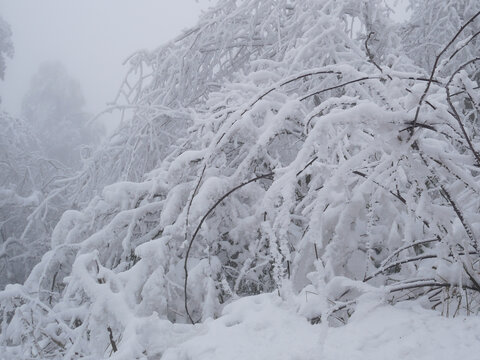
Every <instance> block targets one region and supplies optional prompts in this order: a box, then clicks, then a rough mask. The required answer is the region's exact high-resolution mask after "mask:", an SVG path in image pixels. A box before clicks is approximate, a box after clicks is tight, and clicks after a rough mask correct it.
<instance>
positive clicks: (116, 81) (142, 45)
mask: <svg viewBox="0 0 480 360" xmlns="http://www.w3.org/2000/svg"><path fill="white" fill-rule="evenodd" d="M213 4H214V1H212V0H199V1H195V0H174V1H169V0H102V1H98V0H41V1H38V0H0V15H1V16H2V17H3V18H4V20H5V21H7V22H8V23H9V24H10V26H11V29H12V32H13V36H12V40H13V45H14V48H15V54H14V57H13V59H7V71H6V74H5V80H4V81H3V82H0V98H1V99H2V106H3V108H4V109H5V110H6V111H8V112H9V113H11V114H12V115H14V116H19V115H20V108H21V102H22V98H23V96H24V95H25V93H26V92H27V90H28V88H29V85H30V81H31V78H32V76H33V75H34V74H35V73H36V72H37V70H38V67H39V65H40V64H41V63H43V62H45V61H60V62H61V63H63V65H64V66H65V67H66V70H67V71H68V73H69V75H70V76H72V77H73V78H75V79H76V80H78V81H79V82H80V84H81V87H82V90H83V94H84V97H85V100H86V107H85V110H86V111H87V112H89V113H92V114H96V113H99V112H100V111H102V110H103V109H104V108H105V106H106V105H105V104H106V103H107V102H109V101H111V100H113V98H114V96H115V94H116V91H117V90H118V87H119V86H120V83H121V81H122V79H123V76H124V73H125V71H126V67H124V66H123V65H122V62H123V61H124V60H125V59H126V58H127V57H128V56H129V55H130V54H131V53H133V52H135V51H137V50H141V49H154V48H156V47H158V46H160V45H162V44H164V43H166V42H168V41H169V40H172V39H173V38H174V37H176V36H177V35H178V34H179V33H180V32H181V30H182V29H186V28H188V27H190V26H193V25H195V23H196V21H197V19H198V16H199V14H200V12H201V10H202V9H206V8H208V7H209V6H212V5H213ZM116 116H117V114H113V115H110V114H105V115H103V116H102V119H103V122H104V123H105V124H106V126H107V129H108V131H109V132H110V131H111V130H112V128H113V125H112V124H114V123H115V122H114V121H113V119H114V118H115V117H116Z"/></svg>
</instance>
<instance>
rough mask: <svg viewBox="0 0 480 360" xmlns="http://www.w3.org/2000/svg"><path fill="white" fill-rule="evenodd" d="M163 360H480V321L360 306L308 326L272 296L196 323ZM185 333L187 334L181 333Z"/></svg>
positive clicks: (408, 307)
mask: <svg viewBox="0 0 480 360" xmlns="http://www.w3.org/2000/svg"><path fill="white" fill-rule="evenodd" d="M194 327H195V330H194V331H192V332H190V334H189V338H188V340H186V341H184V342H182V343H180V344H177V345H176V346H173V347H170V348H168V349H167V350H166V351H165V353H164V354H163V357H161V359H163V360H187V359H195V360H204V359H205V360H207V359H208V360H217V359H218V360H224V359H229V360H242V359H249V360H256V359H258V360H260V359H276V360H284V359H285V360H287V359H288V360H290V359H291V360H295V359H299V360H300V359H301V360H309V359H322V360H343V359H345V360H347V359H348V360H355V359H358V360H361V359H369V360H376V359H378V360H387V359H392V360H393V359H417V360H423V359H425V360H427V359H436V360H439V359H454V358H458V359H463V360H467V359H472V360H474V359H479V358H480V318H478V317H476V316H471V317H456V318H446V317H442V316H441V315H439V313H438V312H433V311H429V310H425V309H422V308H421V307H420V306H419V305H416V304H414V303H404V304H401V305H397V306H390V305H375V304H364V306H363V308H361V309H358V311H357V312H356V313H355V314H354V315H353V316H352V319H351V321H350V322H349V323H348V324H347V325H346V326H342V327H336V328H334V327H328V326H326V325H323V324H321V325H311V324H310V323H309V322H308V321H306V320H305V318H304V317H301V316H299V315H296V312H295V311H294V310H293V309H292V305H289V304H286V303H284V302H283V301H282V300H281V299H280V298H279V297H277V296H276V295H273V294H265V295H259V296H253V297H247V298H243V299H241V300H238V301H236V302H234V303H232V304H231V305H230V306H228V307H227V308H226V309H225V311H224V313H223V315H222V316H221V317H220V318H218V319H216V320H212V321H207V322H206V323H204V324H199V325H195V326H194ZM184 329H185V328H184Z"/></svg>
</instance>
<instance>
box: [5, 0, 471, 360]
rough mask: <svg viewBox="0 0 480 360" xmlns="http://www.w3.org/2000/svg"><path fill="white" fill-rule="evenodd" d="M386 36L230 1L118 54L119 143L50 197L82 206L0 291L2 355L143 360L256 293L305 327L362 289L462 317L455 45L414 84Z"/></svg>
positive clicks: (380, 22) (303, 13) (467, 157)
mask: <svg viewBox="0 0 480 360" xmlns="http://www.w3.org/2000/svg"><path fill="white" fill-rule="evenodd" d="M479 23H480V15H479V16H477V18H472V20H471V22H470V23H469V24H468V26H467V27H466V28H469V27H470V26H477V28H478V24H479ZM392 24H394V23H393V22H391V21H389V19H388V9H385V8H384V7H383V5H382V3H381V2H380V1H366V2H359V1H356V0H351V1H327V0H315V1H313V0H311V1H302V2H293V1H287V0H278V1H274V0H271V1H262V2H259V1H253V0H251V1H248V0H245V1H241V2H239V1H233V0H232V1H225V2H222V3H221V4H220V5H218V6H217V7H216V8H214V9H212V10H211V11H209V12H207V13H206V14H204V16H203V18H202V19H201V20H200V22H199V24H198V26H196V27H194V28H193V29H191V30H189V31H187V32H186V33H184V35H183V36H181V37H180V38H178V39H177V40H176V41H175V42H172V43H171V44H168V45H167V46H165V47H162V48H159V49H158V50H155V51H153V52H151V53H145V52H143V53H139V54H137V55H135V56H133V57H132V58H131V60H130V61H131V65H132V70H131V71H130V72H129V74H128V75H127V78H126V81H125V83H124V86H123V87H122V89H121V91H120V93H119V94H120V96H119V98H118V101H119V104H118V105H116V108H120V109H121V110H122V111H123V112H124V114H125V118H124V120H123V121H124V123H123V125H122V127H121V128H120V130H119V133H118V134H116V135H114V136H113V137H112V139H111V141H110V143H109V144H107V146H106V147H105V148H104V149H103V150H101V151H99V152H98V153H97V154H96V155H94V157H93V159H92V160H91V162H90V163H89V164H87V166H86V167H85V169H84V172H83V173H82V174H81V175H79V176H78V177H77V178H75V179H72V180H71V182H70V183H69V184H68V185H66V187H67V188H68V189H76V190H75V191H72V193H75V194H77V195H78V198H79V199H80V200H79V203H80V202H85V200H86V199H88V196H89V195H91V194H92V193H95V192H96V193H97V195H96V196H95V197H94V198H93V199H91V200H90V201H89V202H88V205H86V206H85V207H84V208H83V209H82V210H80V211H77V210H75V211H74V210H71V211H67V212H65V213H64V215H63V216H62V218H61V220H60V222H59V224H58V225H57V227H56V228H55V230H54V233H53V236H52V251H50V252H48V253H47V254H46V255H45V256H44V257H43V259H42V261H41V262H40V263H39V264H38V266H36V267H35V269H34V270H33V271H32V273H31V275H30V276H29V278H28V279H27V281H26V282H25V284H24V285H23V286H9V287H7V289H6V290H5V291H4V292H2V293H0V304H1V305H2V311H3V312H2V315H1V318H2V321H3V325H2V330H1V331H2V332H1V339H2V344H3V345H5V346H6V351H9V352H10V353H11V354H15V356H17V357H19V358H21V357H40V358H48V357H52V358H54V357H59V356H63V357H64V358H76V357H82V356H83V357H84V356H90V357H91V358H99V357H105V356H109V355H113V354H115V356H116V357H117V358H125V359H132V358H142V357H147V358H155V357H159V356H160V354H159V353H158V352H156V350H155V349H156V348H155V341H154V339H155V338H156V337H161V336H162V331H164V329H165V327H166V326H168V325H166V324H168V322H166V320H170V321H174V322H184V323H189V322H198V321H202V320H205V319H207V318H209V317H216V316H218V315H219V314H220V312H221V309H222V308H223V307H224V305H225V304H226V303H229V302H231V301H232V300H235V299H237V298H238V297H241V296H244V295H249V294H257V293H263V292H272V291H275V292H278V293H279V294H280V295H281V296H284V297H294V296H295V294H301V296H300V297H299V298H308V299H309V303H308V304H303V305H302V308H301V311H302V312H304V313H305V314H306V315H307V316H308V317H309V318H310V319H311V320H312V321H313V322H316V321H320V320H323V321H325V320H327V319H337V320H339V321H346V320H347V318H348V316H349V314H350V312H351V310H352V306H353V305H354V304H355V302H356V299H357V298H358V297H360V296H365V295H368V294H376V296H382V297H384V298H385V299H386V300H388V301H392V302H396V301H401V300H405V299H408V298H420V299H422V300H423V301H424V303H425V305H426V306H430V307H437V306H438V304H441V305H442V306H443V309H444V310H445V311H447V310H448V311H449V312H451V313H452V314H453V313H456V312H459V311H465V312H466V313H470V312H476V311H478V301H477V294H478V291H480V285H479V284H480V278H479V276H478V272H479V270H480V269H479V264H478V251H479V249H478V243H477V236H478V233H479V231H480V229H479V224H480V222H479V221H480V219H479V215H478V214H479V199H480V198H479V196H478V192H479V190H480V188H479V178H478V176H479V175H478V170H477V169H478V166H479V165H480V159H479V156H478V152H477V149H478V148H479V144H478V135H477V132H476V130H475V128H476V126H477V122H476V121H477V118H478V105H477V104H478V101H479V95H480V94H479V91H478V85H477V84H476V83H475V82H474V81H473V80H472V76H473V75H472V74H473V72H472V71H471V68H472V66H473V65H474V63H469V64H466V65H465V66H463V67H462V66H461V65H458V66H457V67H456V68H454V70H450V68H449V67H448V66H446V65H447V64H448V63H449V57H451V58H452V59H451V61H456V60H457V58H456V56H457V55H458V56H464V53H463V50H464V49H466V48H467V47H468V45H469V44H471V43H472V41H470V42H469V41H468V40H466V41H465V39H466V38H465V36H468V35H466V34H464V32H463V31H461V32H459V34H458V36H457V37H455V38H454V39H453V40H454V41H453V42H452V43H449V42H447V43H445V44H443V45H442V46H444V47H445V51H444V52H439V54H440V55H442V56H440V57H439V61H440V60H442V61H443V63H442V66H441V67H434V68H430V69H421V68H420V67H418V64H417V65H415V63H414V62H413V61H412V60H410V59H409V57H407V56H405V55H404V54H403V53H402V42H401V37H400V35H401V34H402V31H403V28H397V27H396V25H392ZM357 32H359V33H360V34H359V35H358V36H357V35H356V33H357ZM362 34H363V35H362ZM454 35H455V34H454ZM376 40H378V41H376ZM462 41H463V44H465V43H467V42H468V43H469V44H467V45H466V46H465V47H464V48H462V47H461V46H462V45H458V44H462ZM457 49H461V50H459V51H458V52H457V53H456V54H455V52H456V50H457ZM440 51H441V49H440ZM452 55H453V56H452ZM467 61H468V60H467ZM457 69H458V70H457ZM135 76H136V77H135ZM132 79H133V80H132ZM122 96H124V99H125V100H126V101H124V103H122V102H120V100H121V99H120V98H121V97H122ZM104 185H107V186H104ZM99 187H102V188H103V190H101V191H99V190H98V189H99ZM308 294H310V295H309V296H307V295H308ZM330 315H334V316H330ZM332 321H336V320H332Z"/></svg>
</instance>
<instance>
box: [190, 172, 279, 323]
mask: <svg viewBox="0 0 480 360" xmlns="http://www.w3.org/2000/svg"><path fill="white" fill-rule="evenodd" d="M273 175H274V172H271V173H268V174H263V175H260V176H257V177H255V178H253V179H250V180H248V181H245V182H243V183H241V184H240V185H237V186H236V187H234V188H233V189H231V190H229V191H228V192H226V193H225V194H224V195H223V196H222V197H221V198H220V199H218V200H217V201H216V202H215V204H213V206H212V207H211V208H210V209H208V211H207V212H206V213H205V215H203V217H202V219H201V220H200V222H199V223H198V225H197V228H196V229H195V232H194V233H193V235H192V238H191V239H190V242H189V244H188V248H187V252H186V253H185V262H184V264H183V269H184V271H185V283H184V285H183V291H184V302H185V311H186V313H187V315H188V318H189V319H190V321H191V323H192V324H195V321H194V320H193V318H192V316H191V314H190V311H189V310H188V296H187V285H188V257H189V255H190V251H191V249H192V245H193V242H194V241H195V238H196V237H197V235H198V232H199V231H200V228H201V227H202V225H203V223H204V222H205V220H206V219H207V217H208V216H209V215H210V214H211V213H212V212H213V211H214V210H215V208H216V207H217V206H218V205H220V203H222V201H223V200H225V199H226V198H227V197H228V196H230V195H231V194H232V193H234V192H235V191H237V190H239V189H241V188H242V187H244V186H246V185H248V184H250V183H252V182H255V181H258V180H261V179H271V178H272V176H273Z"/></svg>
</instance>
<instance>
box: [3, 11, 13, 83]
mask: <svg viewBox="0 0 480 360" xmlns="http://www.w3.org/2000/svg"><path fill="white" fill-rule="evenodd" d="M11 37H12V30H11V29H10V25H9V24H8V23H7V22H6V21H5V20H4V19H3V18H2V17H0V79H1V80H3V78H4V77H5V69H6V67H7V65H6V63H5V62H6V58H11V57H12V56H13V43H12V39H11Z"/></svg>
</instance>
